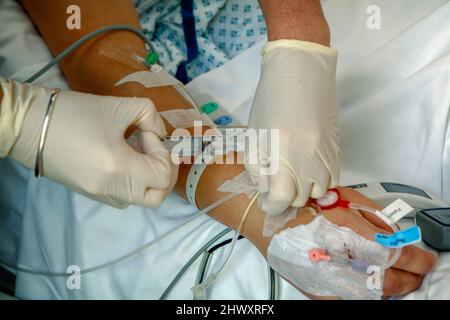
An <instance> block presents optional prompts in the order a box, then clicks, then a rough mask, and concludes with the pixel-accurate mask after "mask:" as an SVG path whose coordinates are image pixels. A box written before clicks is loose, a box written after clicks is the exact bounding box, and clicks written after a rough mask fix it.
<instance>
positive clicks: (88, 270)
mask: <svg viewBox="0 0 450 320" xmlns="http://www.w3.org/2000/svg"><path fill="white" fill-rule="evenodd" d="M238 195H240V193H237V192H236V193H229V194H228V195H226V196H225V197H223V198H222V199H220V200H218V201H216V202H214V203H213V204H211V205H209V206H207V207H206V208H204V209H203V210H200V211H198V212H197V213H195V214H194V215H193V216H192V217H190V218H189V219H187V220H186V221H184V222H183V223H182V224H180V225H178V226H176V227H175V228H173V229H170V230H168V231H166V232H164V233H163V234H161V235H160V236H158V237H157V238H155V239H153V240H151V241H150V242H148V243H146V244H144V245H143V246H141V247H139V248H136V249H135V250H133V251H131V252H129V253H127V254H125V255H123V256H121V257H119V258H117V259H114V260H112V261H109V262H106V263H103V264H100V265H97V266H94V267H90V268H86V269H83V270H81V271H80V274H87V273H91V272H95V271H98V270H101V269H104V268H107V267H110V266H112V265H115V264H117V263H120V262H122V261H125V260H127V259H129V258H131V257H133V256H135V255H137V254H139V253H141V252H143V251H144V250H147V249H148V248H150V247H152V246H153V245H155V244H157V243H158V242H160V241H161V240H163V239H165V238H167V237H168V236H170V235H171V234H173V233H175V232H176V231H178V230H179V229H181V228H183V227H184V226H186V225H188V224H189V223H191V222H192V221H194V220H196V219H197V218H199V217H200V216H202V215H203V214H206V213H208V212H209V211H211V210H213V209H215V208H217V207H218V206H220V205H222V204H223V203H225V202H227V201H228V200H231V199H232V198H234V197H236V196H238ZM0 264H2V265H4V266H6V267H8V268H11V269H14V270H16V271H19V272H25V273H29V274H34V275H41V276H50V277H67V276H69V275H70V274H69V273H67V272H50V271H43V270H34V269H31V268H26V267H20V266H17V265H15V264H12V263H8V262H5V261H0Z"/></svg>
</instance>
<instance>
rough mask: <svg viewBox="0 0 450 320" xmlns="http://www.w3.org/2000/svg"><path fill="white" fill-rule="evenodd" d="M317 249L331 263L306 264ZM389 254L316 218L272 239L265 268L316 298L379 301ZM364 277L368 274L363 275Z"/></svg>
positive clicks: (377, 246)
mask: <svg viewBox="0 0 450 320" xmlns="http://www.w3.org/2000/svg"><path fill="white" fill-rule="evenodd" d="M316 249H320V250H323V252H325V253H326V256H329V257H330V258H331V259H329V260H328V259H324V260H321V261H312V259H310V251H311V250H316ZM389 253H390V250H389V249H387V248H384V247H383V246H381V245H379V244H378V243H376V242H373V241H369V240H367V239H365V238H363V237H362V236H360V235H359V234H357V233H355V232H354V231H353V230H351V229H349V228H346V227H339V226H337V225H334V224H333V223H331V222H329V221H328V220H327V219H326V218H325V217H324V216H322V215H320V216H318V217H317V218H315V219H314V220H313V221H312V222H311V223H309V224H307V225H300V226H298V227H295V228H289V229H286V230H284V231H282V232H281V233H279V234H277V235H275V236H274V237H273V239H272V241H271V243H270V245H269V248H268V252H267V260H268V262H269V264H270V266H271V267H272V268H273V269H274V270H275V271H277V272H278V273H279V274H280V275H281V276H283V277H284V278H285V279H286V280H288V281H290V282H291V283H292V284H294V285H295V286H296V287H297V288H299V289H301V290H304V291H305V292H308V293H310V294H313V295H317V296H337V297H341V298H344V299H380V298H381V296H382V294H383V290H382V287H383V277H384V269H383V268H382V267H381V266H383V265H385V264H386V263H387V261H388V258H389ZM369 273H370V274H369Z"/></svg>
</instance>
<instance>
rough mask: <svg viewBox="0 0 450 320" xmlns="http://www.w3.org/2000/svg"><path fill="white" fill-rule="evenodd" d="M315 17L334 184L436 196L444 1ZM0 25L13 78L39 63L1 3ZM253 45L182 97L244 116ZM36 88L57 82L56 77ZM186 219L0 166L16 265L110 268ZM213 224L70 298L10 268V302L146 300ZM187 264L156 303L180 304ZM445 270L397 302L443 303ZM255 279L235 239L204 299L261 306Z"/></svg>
mask: <svg viewBox="0 0 450 320" xmlns="http://www.w3.org/2000/svg"><path fill="white" fill-rule="evenodd" d="M373 4H375V5H379V6H380V8H381V10H382V11H381V14H382V15H381V17H382V29H381V30H368V29H367V28H366V26H365V22H366V18H367V14H366V8H367V7H368V6H369V5H373ZM324 8H325V12H326V15H327V18H328V20H329V23H330V25H331V30H332V33H333V45H334V47H336V48H337V49H338V50H339V52H340V58H339V59H340V62H339V70H338V98H339V102H340V107H341V122H342V141H343V153H344V163H343V174H342V180H341V183H342V184H349V183H355V182H361V181H373V180H391V181H398V182H404V183H409V184H414V185H417V186H420V187H423V188H425V189H428V190H430V191H432V192H433V193H435V194H437V195H439V196H441V197H442V198H444V199H446V200H447V201H449V200H450V180H449V179H450V171H449V169H450V167H449V166H450V160H449V158H448V157H449V152H450V146H449V143H450V132H449V129H448V112H449V108H450V19H448V18H449V12H450V2H449V1H443V0H433V1H420V0H414V1H412V0H399V1H395V2H394V1H389V0H383V1H381V0H380V1H359V0H358V1H357V0H343V1H339V5H338V4H337V2H336V1H324ZM0 21H2V22H4V21H8V22H10V23H12V24H14V25H13V26H12V27H11V28H9V29H8V28H2V29H1V30H0V74H2V75H5V76H13V77H15V78H17V79H24V78H25V76H26V75H27V74H30V73H32V70H35V69H37V68H38V66H37V65H39V64H41V65H42V63H45V62H46V61H48V60H49V58H50V54H49V52H48V50H47V48H46V47H45V45H44V44H43V42H42V39H40V38H39V36H38V35H37V34H36V32H35V31H34V29H33V27H32V25H31V24H30V22H29V21H28V20H27V18H26V16H24V14H23V13H22V12H21V9H20V6H19V5H18V4H17V3H16V2H15V1H12V0H4V1H0ZM261 45H262V44H261V43H260V44H258V45H257V46H255V47H254V48H253V49H250V50H248V51H247V52H245V53H244V54H242V55H240V56H238V57H237V58H235V59H234V60H233V61H231V62H230V63H228V64H226V65H225V66H223V67H221V68H219V69H216V70H215V71H212V72H210V73H208V74H205V75H203V76H201V77H199V78H197V79H196V80H195V81H194V82H192V83H191V84H190V85H189V90H190V91H191V92H192V93H193V94H194V95H203V94H209V95H211V96H212V97H214V98H215V99H216V100H217V101H218V102H220V103H222V104H223V105H224V106H226V107H228V108H229V110H230V111H233V112H234V113H235V114H236V115H237V116H238V117H239V118H240V119H241V120H243V121H245V120H246V118H247V115H248V110H249V107H250V105H251V97H252V95H253V92H254V90H255V88H256V84H257V79H258V76H259V74H258V70H259V69H258V64H259V49H260V47H261ZM30 52H32V53H33V54H31V55H30ZM42 82H43V83H45V84H48V85H53V86H56V85H57V86H60V87H65V83H64V80H63V78H62V77H61V75H60V73H59V71H58V70H57V69H55V70H54V71H53V72H52V73H51V74H49V75H48V76H46V78H44V79H43V81H42ZM193 212H195V209H194V208H192V207H191V206H189V205H188V204H187V203H186V202H185V201H184V200H182V199H180V198H179V197H177V196H175V195H171V196H170V197H169V198H168V199H167V200H166V201H165V202H164V204H163V206H162V207H160V208H159V209H157V210H148V209H143V208H138V207H130V208H128V209H126V210H116V209H113V208H111V207H108V206H105V205H102V204H99V203H96V202H94V201H91V200H89V199H86V198H85V197H82V196H80V195H78V194H75V193H73V192H70V191H68V190H67V189H65V188H63V187H61V186H59V185H57V184H55V183H52V182H51V181H48V180H46V179H41V180H36V179H34V178H32V177H31V175H30V173H29V172H27V171H26V170H24V169H23V168H22V167H20V166H19V165H17V164H15V163H13V162H12V161H10V160H1V161H0V237H1V238H0V254H1V257H2V259H8V260H10V261H16V259H17V261H18V262H19V263H20V264H21V265H23V266H27V267H30V268H35V269H41V270H52V271H65V269H66V268H67V266H69V265H72V264H76V265H79V266H80V267H81V268H82V269H83V268H86V267H90V266H93V265H97V264H101V263H104V262H107V261H110V260H112V259H113V258H115V257H118V256H120V255H122V254H124V253H127V252H128V251H131V250H132V249H134V248H136V247H138V246H140V245H142V244H143V243H145V242H147V241H149V240H151V239H153V238H154V237H156V236H157V235H158V234H161V233H163V232H164V231H165V230H168V229H170V228H172V227H174V226H176V225H178V224H179V223H181V222H182V221H183V220H184V219H186V218H187V217H189V216H191V215H192V214H193ZM223 228H224V226H223V225H221V224H219V223H217V222H215V221H212V220H211V219H209V218H208V217H202V218H200V219H199V220H197V221H196V222H194V223H192V224H190V225H189V226H187V227H185V228H184V229H182V230H180V231H179V232H177V233H176V234H174V235H173V236H172V237H170V239H168V240H166V241H163V242H161V243H160V244H159V245H158V246H156V247H154V248H152V249H149V250H147V251H146V252H145V253H143V254H140V255H138V256H136V257H134V258H132V259H130V260H128V261H126V262H123V263H121V264H118V265H116V266H114V267H111V268H108V269H104V270H102V271H98V272H95V273H92V274H88V275H86V276H83V278H82V283H81V290H67V288H66V283H65V279H58V278H46V277H42V276H31V275H28V274H24V273H21V272H19V273H18V274H17V285H16V286H17V289H16V291H17V292H16V294H17V295H18V296H19V297H22V298H28V299H42V298H61V299H68V298H69V299H75V298H87V299H89V298H93V299H104V298H107V299H120V298H129V299H155V298H158V297H159V295H160V294H161V293H162V291H163V290H164V289H165V287H166V286H167V285H168V283H169V282H170V280H171V279H172V278H173V276H174V275H175V274H176V273H177V272H178V270H179V269H180V268H181V267H182V266H183V264H184V263H185V262H186V261H187V260H188V259H189V258H190V257H191V256H192V255H193V253H194V252H195V251H196V250H197V249H198V248H200V247H201V246H202V245H203V243H205V242H206V241H207V240H208V239H209V238H210V237H211V235H213V234H216V233H218V232H220V231H221V230H222V229H223ZM223 253H224V252H223V251H221V252H219V253H218V254H216V258H220V256H221V255H222V256H223ZM215 261H216V260H215ZM197 266H198V263H196V264H194V267H193V268H192V269H191V270H190V271H189V272H188V273H187V274H186V275H185V276H184V277H183V278H182V280H181V281H180V282H179V284H178V285H177V286H176V287H175V288H174V290H173V291H172V294H171V295H170V296H169V297H170V298H174V299H180V298H187V299H189V298H191V297H192V294H191V292H190V288H191V286H192V284H193V282H194V279H195V275H196V272H197ZM244 266H245V267H244ZM449 269H450V255H449V254H447V253H446V254H441V256H440V260H439V265H438V267H437V268H436V270H435V271H434V272H433V273H432V274H430V275H429V276H427V278H426V279H425V281H424V284H423V286H422V288H421V289H420V290H419V291H417V292H415V293H412V294H410V295H408V296H407V297H405V298H409V299H416V298H419V299H423V298H431V299H437V298H450V290H449V288H450V283H449V282H450V272H449V271H450V270H449ZM248 270H252V272H251V273H249V272H248ZM267 283H268V281H267V267H266V264H265V261H264V259H263V258H262V257H261V256H260V254H259V253H258V252H257V251H256V250H255V249H254V248H253V247H252V245H251V244H250V243H249V242H247V241H246V240H241V241H239V242H238V244H237V246H236V250H235V252H234V254H233V257H232V259H231V261H230V264H229V266H228V267H227V269H226V270H225V272H224V273H223V274H222V275H221V277H220V278H219V279H218V280H217V282H216V284H215V285H214V287H213V288H212V290H211V292H210V297H211V298H213V299H219V298H220V299H265V298H266V297H267ZM281 287H282V290H281V298H285V299H302V298H304V297H303V296H302V295H301V294H300V293H298V291H297V290H295V289H294V288H292V287H291V286H290V285H289V284H287V283H286V282H284V281H282V283H281Z"/></svg>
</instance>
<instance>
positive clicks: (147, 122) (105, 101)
mask: <svg viewBox="0 0 450 320" xmlns="http://www.w3.org/2000/svg"><path fill="white" fill-rule="evenodd" d="M0 85H1V89H2V91H3V99H2V101H1V107H0V137H1V138H0V156H7V155H10V156H11V157H12V158H14V159H16V160H17V161H18V162H20V163H22V164H23V165H24V166H25V167H27V168H30V169H33V168H34V165H35V161H36V153H37V148H38V143H39V139H40V135H41V131H42V124H43V121H44V115H45V110H46V108H47V105H48V102H49V98H50V95H51V93H52V92H53V90H50V89H46V88H41V87H35V86H30V85H26V84H20V83H17V82H13V81H9V80H6V79H2V78H0ZM131 126H135V127H137V129H138V130H139V131H140V134H141V138H142V141H141V142H142V150H143V152H142V153H140V152H137V151H136V150H134V149H133V148H132V147H130V145H129V144H127V142H126V140H125V137H124V135H125V132H126V130H127V129H128V128H129V127H131ZM165 134H166V130H165V127H164V123H163V121H162V120H161V118H160V117H159V115H158V114H157V112H156V109H155V107H154V105H153V103H152V102H151V101H150V100H148V99H143V98H116V97H102V96H96V95H91V94H83V93H78V92H73V91H62V92H60V94H59V96H58V97H57V99H56V104H55V106H54V109H53V114H52V115H51V118H50V123H49V127H48V131H47V137H46V142H45V146H44V149H43V174H44V175H45V176H46V177H48V178H49V179H52V180H54V181H56V182H59V183H61V184H63V185H65V186H66V187H68V188H70V189H72V190H74V191H76V192H79V193H81V194H83V195H86V196H88V197H90V198H92V199H95V200H99V201H102V202H104V203H107V204H110V205H112V206H115V207H119V208H124V207H126V206H127V205H128V204H137V205H141V206H145V207H152V208H154V207H157V206H159V205H160V204H161V202H162V201H163V200H164V198H165V197H166V196H167V194H168V193H169V192H170V191H171V190H172V188H173V186H174V185H175V183H176V179H177V174H178V169H177V167H176V166H174V165H173V164H172V162H171V160H170V155H169V152H168V151H167V150H166V149H165V147H164V146H163V144H162V142H161V141H160V139H159V137H162V136H164V135H165Z"/></svg>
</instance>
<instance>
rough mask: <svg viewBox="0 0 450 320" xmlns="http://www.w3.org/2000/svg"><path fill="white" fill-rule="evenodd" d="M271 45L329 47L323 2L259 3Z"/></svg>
mask: <svg viewBox="0 0 450 320" xmlns="http://www.w3.org/2000/svg"><path fill="white" fill-rule="evenodd" d="M259 3H260V5H261V9H262V11H263V13H264V16H265V19H266V24H267V31H268V37H269V41H273V40H280V39H295V40H304V41H310V42H316V43H319V44H322V45H325V46H329V45H330V29H329V27H328V23H327V21H326V19H325V16H324V14H323V11H322V6H321V4H320V0H277V1H274V0H259Z"/></svg>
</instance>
